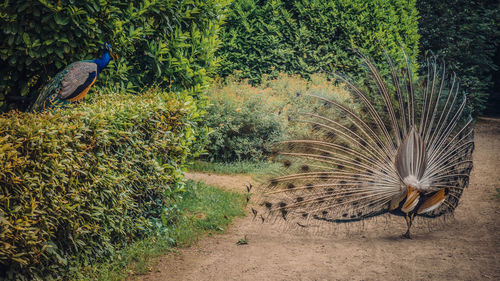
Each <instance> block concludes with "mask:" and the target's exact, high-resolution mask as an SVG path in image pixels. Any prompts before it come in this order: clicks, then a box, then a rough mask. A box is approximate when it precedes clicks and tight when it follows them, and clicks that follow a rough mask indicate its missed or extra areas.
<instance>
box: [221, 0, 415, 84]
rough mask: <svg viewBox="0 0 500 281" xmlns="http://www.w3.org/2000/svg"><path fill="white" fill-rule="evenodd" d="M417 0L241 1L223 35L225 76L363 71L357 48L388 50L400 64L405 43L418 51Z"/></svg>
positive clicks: (407, 48) (378, 53)
mask: <svg viewBox="0 0 500 281" xmlns="http://www.w3.org/2000/svg"><path fill="white" fill-rule="evenodd" d="M415 2H416V1H415V0H390V1H386V0H377V1H371V0H335V1H324V0H275V1H263V0H235V1H234V2H233V3H232V5H231V10H230V14H229V16H228V19H227V24H226V25H225V26H224V29H223V31H222V33H221V38H222V40H223V46H222V48H221V49H220V50H219V54H220V55H221V56H223V57H224V58H225V61H223V63H222V67H221V68H222V74H223V75H229V74H231V73H232V72H233V71H234V70H240V71H241V72H242V76H243V77H245V78H249V79H250V81H251V82H252V83H258V82H260V79H261V77H262V74H271V75H272V76H273V77H276V76H277V75H278V73H280V72H284V73H291V74H301V75H302V76H304V77H308V76H309V75H310V74H311V73H317V72H321V71H331V70H335V71H339V72H346V73H349V74H350V75H356V74H359V73H362V71H360V66H359V57H358V56H356V55H354V53H353V51H351V49H352V47H357V48H359V49H360V50H362V51H363V52H364V53H366V54H369V55H370V56H372V57H373V58H374V59H375V61H383V59H381V56H382V48H381V46H384V48H385V49H386V50H387V52H388V54H389V55H390V56H391V57H392V58H397V59H398V61H397V62H399V63H400V64H402V63H403V59H402V57H401V56H400V51H401V47H403V49H404V50H405V51H406V53H407V54H408V55H409V57H410V58H411V59H412V61H416V56H417V54H418V40H419V37H420V36H419V34H418V33H417V20H418V13H417V10H416V8H415Z"/></svg>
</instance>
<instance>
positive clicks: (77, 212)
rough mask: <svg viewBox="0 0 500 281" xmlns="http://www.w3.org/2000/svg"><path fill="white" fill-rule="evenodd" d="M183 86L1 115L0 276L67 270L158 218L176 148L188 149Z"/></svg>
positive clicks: (190, 139)
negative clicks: (172, 90)
mask: <svg viewBox="0 0 500 281" xmlns="http://www.w3.org/2000/svg"><path fill="white" fill-rule="evenodd" d="M190 94H191V93H188V92H184V93H182V94H174V93H166V92H161V91H153V90H151V91H148V92H147V93H145V94H144V95H140V96H135V95H127V94H119V95H109V94H108V95H102V96H99V97H96V98H95V101H94V103H92V104H83V105H79V106H77V107H75V108H69V109H65V110H59V111H52V112H46V113H41V114H39V113H37V114H34V113H19V112H11V113H9V114H4V115H1V116H0V167H2V169H1V170H0V275H4V274H5V275H4V276H0V278H1V277H4V278H5V277H6V278H8V279H28V280H31V279H43V280H48V279H57V280H59V279H63V278H64V279H71V276H72V274H73V273H74V271H75V270H77V268H78V266H80V265H88V264H91V263H92V262H93V261H95V260H97V259H99V258H102V257H105V256H109V255H110V254H112V253H113V251H114V250H115V249H116V248H118V247H120V246H122V245H125V244H127V243H129V242H131V241H133V240H135V239H137V238H139V237H142V236H144V235H147V234H148V233H150V232H151V231H154V227H155V226H157V227H164V226H165V225H166V224H168V215H169V212H170V211H168V210H171V209H172V206H169V207H168V208H167V206H168V202H169V200H171V199H173V198H175V197H176V196H177V195H178V193H179V192H180V191H182V189H183V184H182V181H181V179H182V172H181V170H182V168H183V165H184V163H185V161H186V157H188V156H190V155H192V154H196V153H197V151H195V150H193V147H195V146H194V142H196V139H195V137H194V134H193V132H194V130H195V123H194V122H195V121H196V119H197V118H198V113H197V108H196V102H195V101H194V100H193V98H192V97H190ZM169 208H170V209H169ZM153 222H154V225H153Z"/></svg>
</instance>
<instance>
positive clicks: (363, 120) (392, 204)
mask: <svg viewBox="0 0 500 281" xmlns="http://www.w3.org/2000/svg"><path fill="white" fill-rule="evenodd" d="M363 59H364V61H365V64H366V65H367V67H368V70H369V71H368V73H369V76H368V79H367V80H365V82H364V85H363V89H362V88H361V86H355V85H354V84H353V83H352V82H350V81H348V80H347V79H344V78H342V77H339V79H340V80H341V81H343V82H344V83H345V84H346V85H347V87H348V88H349V90H350V92H351V95H352V99H355V100H358V101H359V102H358V103H352V102H345V101H340V100H338V99H335V98H326V97H320V96H308V97H307V99H308V101H309V104H310V105H311V101H313V103H312V105H311V107H310V109H309V110H308V111H306V112H302V113H300V114H299V116H301V118H300V120H299V122H300V124H303V128H305V130H304V133H302V135H301V136H299V137H298V138H297V139H295V140H287V141H283V142H281V143H278V144H277V145H276V149H275V151H274V156H273V157H274V159H275V160H277V161H279V162H281V163H282V164H283V168H282V169H280V171H279V172H278V174H275V175H273V176H272V177H271V178H270V179H269V180H268V181H266V183H265V184H263V190H262V191H261V192H262V194H261V197H260V199H258V204H257V205H256V209H253V210H252V211H253V213H254V215H255V216H260V218H261V219H262V221H264V220H266V219H267V220H268V219H269V218H276V219H280V220H284V221H286V222H288V223H290V224H292V225H295V226H300V227H310V226H313V225H318V224H321V223H326V222H351V221H358V220H363V219H367V218H370V217H374V216H378V215H382V214H386V213H391V214H395V215H401V216H404V217H405V218H406V221H407V226H408V231H407V232H406V233H405V234H404V235H403V237H406V238H410V227H411V224H412V222H413V220H414V218H415V216H422V217H429V218H432V217H438V216H441V215H444V214H450V213H452V212H453V211H454V209H455V208H456V207H457V205H458V202H459V199H460V197H461V195H462V192H463V190H464V188H465V187H467V185H468V181H469V174H470V171H471V169H472V150H473V147H474V143H473V127H472V126H473V124H472V120H471V118H470V116H467V117H466V116H465V113H464V112H465V110H466V98H465V96H463V95H461V94H459V89H458V83H457V81H456V78H455V76H454V75H453V76H449V75H447V74H446V72H445V69H444V66H443V67H442V68H439V67H437V66H436V64H434V66H432V67H429V72H428V75H427V77H425V78H424V79H414V77H413V74H412V72H411V69H410V67H409V63H407V69H406V70H404V71H402V72H399V71H396V70H395V69H394V68H393V66H392V65H393V64H392V61H391V60H388V63H389V64H390V66H391V69H392V75H390V76H391V78H390V79H384V78H383V77H382V75H381V74H380V73H379V71H378V70H377V69H376V67H375V66H374V64H373V63H372V62H371V61H370V60H369V59H368V58H366V57H363ZM385 80H389V81H390V83H387V82H386V81H385ZM368 92H370V93H372V94H373V93H377V95H379V97H380V98H381V99H378V100H379V101H380V102H379V103H376V102H374V101H375V100H377V99H371V98H370V96H368V95H367V94H366V93H368ZM372 100H373V101H372Z"/></svg>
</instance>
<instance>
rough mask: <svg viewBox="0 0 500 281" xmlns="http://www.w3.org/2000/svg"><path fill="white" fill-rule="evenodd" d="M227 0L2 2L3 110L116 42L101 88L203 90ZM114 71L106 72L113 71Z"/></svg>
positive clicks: (214, 63)
mask: <svg viewBox="0 0 500 281" xmlns="http://www.w3.org/2000/svg"><path fill="white" fill-rule="evenodd" d="M227 5H228V0H203V1H202V0H195V1H191V0H133V1H129V0H100V1H94V0H79V1H73V0H72V1H58V0H43V1H42V0H24V1H1V2H0V37H1V38H2V39H1V40H0V111H6V110H9V109H15V108H17V109H21V110H23V109H25V108H26V107H27V106H29V104H30V103H31V102H32V101H34V100H35V99H36V97H37V94H38V90H39V89H40V88H41V86H43V85H44V84H45V83H46V82H47V80H48V79H49V78H50V77H52V76H54V75H55V74H56V73H57V72H59V71H60V70H61V69H62V68H63V67H64V66H66V65H68V64H69V63H72V62H74V61H77V60H82V59H93V58H95V57H98V56H100V53H101V52H102V43H103V42H105V41H107V42H108V43H110V44H112V45H113V49H114V51H115V52H116V53H117V54H119V55H120V60H119V61H118V62H117V63H111V65H110V66H109V67H108V68H107V70H105V71H104V72H103V73H102V74H101V76H100V77H99V79H98V81H97V82H96V83H97V85H96V87H97V88H99V87H100V86H106V87H112V88H113V89H114V90H115V91H119V90H120V91H124V90H126V91H128V92H138V91H140V89H141V88H143V87H145V86H149V85H152V84H156V85H160V86H161V87H163V88H168V89H169V90H172V91H178V90H183V89H192V90H193V91H192V92H193V95H199V94H200V93H201V91H202V90H203V89H204V87H205V86H206V85H207V84H208V81H210V79H211V78H210V77H213V76H215V72H216V70H217V67H218V64H219V59H218V58H216V57H215V56H214V53H215V50H216V49H217V47H218V46H219V45H220V40H219V38H218V32H219V29H220V24H221V23H222V22H223V19H224V15H225V12H226V7H227ZM108 74H109V75H108Z"/></svg>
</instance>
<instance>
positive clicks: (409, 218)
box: [401, 213, 415, 239]
mask: <svg viewBox="0 0 500 281" xmlns="http://www.w3.org/2000/svg"><path fill="white" fill-rule="evenodd" d="M414 218H415V213H411V214H408V213H407V214H406V216H405V219H406V225H407V226H408V229H407V230H406V233H405V234H403V235H401V238H406V239H411V236H410V228H411V224H412V223H413V219H414Z"/></svg>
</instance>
